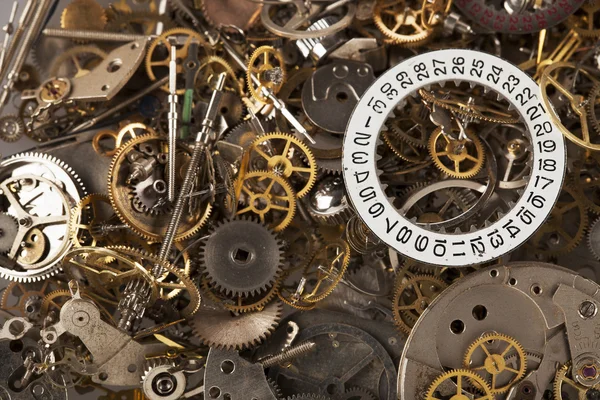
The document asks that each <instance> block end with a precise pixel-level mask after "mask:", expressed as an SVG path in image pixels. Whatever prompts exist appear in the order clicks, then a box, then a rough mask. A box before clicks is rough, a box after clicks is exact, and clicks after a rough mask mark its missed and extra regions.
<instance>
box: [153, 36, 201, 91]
mask: <svg viewBox="0 0 600 400" xmlns="http://www.w3.org/2000/svg"><path fill="white" fill-rule="evenodd" d="M170 36H183V37H186V39H185V41H184V42H183V44H180V45H178V48H177V50H176V52H175V54H176V56H177V59H178V60H185V59H186V58H187V55H188V49H189V47H190V44H191V43H192V39H196V40H198V42H199V43H200V47H199V50H202V48H204V51H205V53H206V54H208V53H209V52H210V49H209V47H208V46H207V44H206V41H205V40H204V39H203V38H202V35H200V34H199V33H198V32H195V31H193V30H191V29H187V28H174V29H170V30H168V31H165V32H163V34H162V35H160V36H159V37H157V38H156V39H154V40H153V41H152V43H150V46H149V47H148V51H147V53H146V73H147V74H148V78H150V80H151V81H152V82H154V81H156V80H158V79H159V77H158V76H157V74H156V72H157V71H156V69H159V68H163V70H164V71H165V73H166V72H168V69H169V62H170V61H171V57H170V51H169V49H170V48H171V46H170V45H169V41H168V38H169V37H170ZM159 45H162V46H161V47H162V48H163V49H162V50H165V51H163V52H162V53H161V50H159ZM157 56H160V58H159V59H156V57H157ZM199 56H201V54H199ZM176 69H177V74H182V73H183V72H184V71H183V65H182V64H181V61H180V62H178V63H177V68H176ZM179 80H181V79H179ZM181 81H182V80H181ZM161 89H162V90H164V91H165V92H167V93H168V92H169V84H168V83H166V84H164V85H163V86H161ZM184 93H185V88H181V89H177V94H178V95H182V94H184Z"/></svg>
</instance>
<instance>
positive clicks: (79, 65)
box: [48, 46, 108, 78]
mask: <svg viewBox="0 0 600 400" xmlns="http://www.w3.org/2000/svg"><path fill="white" fill-rule="evenodd" d="M90 55H91V56H92V59H93V62H91V61H90V60H89V58H90V57H89V56H90ZM107 55H108V54H107V53H106V52H105V51H103V50H101V49H99V48H98V47H96V46H75V47H71V48H70V49H68V50H67V51H65V52H63V53H60V54H59V55H58V56H57V57H56V58H55V59H54V60H52V65H50V70H49V73H48V74H49V75H50V76H60V77H65V78H79V77H82V76H85V75H87V74H89V73H90V71H91V70H92V69H93V68H94V67H95V66H96V65H98V64H99V63H100V62H102V60H104V59H105V58H106V57H107ZM82 56H83V57H82ZM79 57H82V59H80V58H79ZM94 58H95V60H94ZM67 61H72V62H73V65H74V67H75V70H76V72H75V74H74V75H71V74H66V73H64V71H61V67H63V65H65V63H66V62H67ZM88 68H89V69H88ZM61 72H63V73H61Z"/></svg>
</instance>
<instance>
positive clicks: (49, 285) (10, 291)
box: [0, 279, 60, 317]
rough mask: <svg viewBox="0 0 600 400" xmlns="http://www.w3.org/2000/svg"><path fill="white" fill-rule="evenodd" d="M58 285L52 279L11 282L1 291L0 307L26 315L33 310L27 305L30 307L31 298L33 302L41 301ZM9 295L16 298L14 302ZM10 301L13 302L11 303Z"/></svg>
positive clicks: (13, 312)
mask: <svg viewBox="0 0 600 400" xmlns="http://www.w3.org/2000/svg"><path fill="white" fill-rule="evenodd" d="M58 287H60V284H59V283H57V282H55V281H54V280H52V279H46V280H44V281H43V282H33V283H22V282H11V283H9V284H8V286H6V288H5V289H4V292H2V297H1V298H0V308H2V309H3V310H4V311H8V312H9V313H11V314H13V315H16V316H21V317H26V316H28V315H29V314H30V313H31V312H32V311H33V312H35V309H34V308H31V309H29V307H32V306H31V304H29V302H30V301H31V300H34V301H35V303H37V302H38V301H42V300H43V299H44V297H45V296H46V295H47V294H48V293H51V292H52V291H54V290H55V289H56V288H58ZM11 296H14V297H16V298H17V301H16V303H15V302H14V301H11ZM12 303H15V304H14V305H13V304H12Z"/></svg>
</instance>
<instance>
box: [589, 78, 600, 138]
mask: <svg viewBox="0 0 600 400" xmlns="http://www.w3.org/2000/svg"><path fill="white" fill-rule="evenodd" d="M599 96H600V82H596V83H594V86H593V87H592V90H590V94H588V97H587V104H586V107H587V116H588V119H589V122H590V125H591V126H592V128H593V129H594V130H595V131H596V133H597V134H598V135H600V120H599V119H598V113H599V112H600V110H596V106H597V105H598V97H599Z"/></svg>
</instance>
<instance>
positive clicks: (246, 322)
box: [189, 301, 283, 350]
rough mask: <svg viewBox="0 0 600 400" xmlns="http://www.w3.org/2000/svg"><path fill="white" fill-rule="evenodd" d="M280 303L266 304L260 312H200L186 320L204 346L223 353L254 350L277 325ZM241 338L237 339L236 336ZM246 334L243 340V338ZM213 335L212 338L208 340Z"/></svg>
mask: <svg viewBox="0 0 600 400" xmlns="http://www.w3.org/2000/svg"><path fill="white" fill-rule="evenodd" d="M282 315H283V303H282V302H280V301H275V302H272V303H269V304H268V305H266V306H265V307H264V309H263V310H262V311H256V312H250V313H243V314H239V315H237V316H233V315H232V314H231V312H230V311H228V310H227V309H220V310H219V309H218V308H217V309H215V308H214V307H213V308H211V310H207V312H206V313H204V312H203V311H200V312H199V313H198V314H197V315H196V316H195V317H194V318H192V319H191V320H190V321H189V324H190V326H191V328H192V331H193V333H194V335H195V336H196V337H198V338H199V339H200V340H201V341H202V343H203V344H205V345H206V346H209V347H214V348H217V349H225V350H234V349H235V350H244V349H250V348H253V347H255V346H257V345H259V344H261V343H262V342H264V341H265V340H267V338H268V337H269V336H270V335H271V334H272V333H273V332H274V331H275V329H276V328H277V327H278V326H279V321H280V320H281V317H282ZM236 335H237V336H240V337H242V339H240V338H239V337H235V336H236ZM244 335H247V336H246V337H243V336H244ZM209 336H212V337H209Z"/></svg>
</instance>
